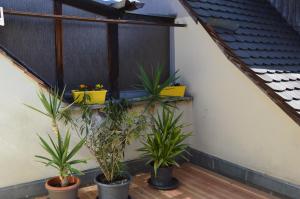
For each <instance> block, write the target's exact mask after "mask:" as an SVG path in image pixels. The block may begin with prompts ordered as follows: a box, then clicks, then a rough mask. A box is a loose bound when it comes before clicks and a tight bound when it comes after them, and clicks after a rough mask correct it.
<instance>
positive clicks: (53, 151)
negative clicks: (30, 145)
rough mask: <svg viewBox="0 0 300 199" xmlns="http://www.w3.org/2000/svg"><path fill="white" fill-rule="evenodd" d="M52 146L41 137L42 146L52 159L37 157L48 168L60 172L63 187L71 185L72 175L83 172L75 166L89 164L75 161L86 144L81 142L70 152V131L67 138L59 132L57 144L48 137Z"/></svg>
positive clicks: (84, 161)
mask: <svg viewBox="0 0 300 199" xmlns="http://www.w3.org/2000/svg"><path fill="white" fill-rule="evenodd" d="M48 137H49V140H50V144H48V143H47V141H46V140H44V139H43V138H42V137H41V136H39V139H40V142H41V146H42V147H43V148H44V149H45V151H46V152H47V153H48V154H49V155H50V157H45V156H40V155H36V156H35V157H36V158H38V159H40V162H41V163H43V164H45V165H46V166H51V167H53V168H55V169H57V170H58V171H59V179H60V181H61V186H62V187H65V186H68V185H69V181H68V176H70V175H72V174H78V175H81V174H82V172H81V171H79V170H77V169H75V168H74V167H73V165H76V164H80V163H87V162H86V160H73V158H74V156H75V155H76V153H77V152H78V151H79V150H80V149H81V148H82V146H83V144H84V143H85V141H84V140H81V141H80V142H79V143H78V144H76V145H75V147H74V148H72V149H71V150H70V140H71V134H70V132H69V131H68V132H67V134H66V137H65V138H62V136H61V134H60V132H59V131H58V132H57V136H56V137H57V141H56V142H55V141H54V140H53V139H52V138H51V136H50V135H48Z"/></svg>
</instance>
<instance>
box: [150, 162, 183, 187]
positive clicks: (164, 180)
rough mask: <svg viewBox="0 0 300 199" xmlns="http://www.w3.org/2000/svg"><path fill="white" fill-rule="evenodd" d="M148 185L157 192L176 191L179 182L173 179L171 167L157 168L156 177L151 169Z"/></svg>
mask: <svg viewBox="0 0 300 199" xmlns="http://www.w3.org/2000/svg"><path fill="white" fill-rule="evenodd" d="M148 183H149V184H150V185H151V186H152V187H154V188H156V189H159V190H172V189H176V188H177V187H178V185H179V182H178V180H177V179H176V178H174V177H173V167H163V168H158V170H157V175H155V172H154V168H153V167H152V169H151V178H150V179H149V180H148Z"/></svg>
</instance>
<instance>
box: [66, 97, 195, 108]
mask: <svg viewBox="0 0 300 199" xmlns="http://www.w3.org/2000/svg"><path fill="white" fill-rule="evenodd" d="M127 101H128V102H130V103H131V104H132V105H133V106H140V105H144V104H145V103H146V102H147V100H145V98H144V97H138V98H131V99H127ZM190 101H193V97H192V96H185V97H174V98H168V99H167V100H166V102H175V103H177V102H190ZM105 106H106V104H101V105H89V107H90V108H91V109H92V110H97V109H102V108H104V107H105ZM72 109H73V110H80V106H78V105H74V106H72Z"/></svg>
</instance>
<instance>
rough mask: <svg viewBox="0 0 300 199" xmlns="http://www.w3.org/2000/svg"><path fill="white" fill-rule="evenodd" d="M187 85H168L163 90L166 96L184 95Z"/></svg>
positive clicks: (162, 94)
mask: <svg viewBox="0 0 300 199" xmlns="http://www.w3.org/2000/svg"><path fill="white" fill-rule="evenodd" d="M185 89H186V86H167V87H166V88H164V89H163V90H162V91H161V92H160V95H161V96H165V97H184V94H185Z"/></svg>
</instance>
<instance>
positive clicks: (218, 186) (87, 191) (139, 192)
mask: <svg viewBox="0 0 300 199" xmlns="http://www.w3.org/2000/svg"><path fill="white" fill-rule="evenodd" d="M174 175H175V176H176V177H177V178H178V179H179V180H180V182H181V184H180V186H179V188H178V189H177V190H173V191H157V190H155V189H153V188H151V187H149V185H148V184H147V179H148V178H149V175H148V174H139V175H137V176H135V178H134V180H133V183H132V185H131V189H130V195H131V197H132V199H248V198H249V199H267V198H270V199H275V198H277V197H274V196H271V195H269V194H266V193H264V192H262V191H259V190H257V189H254V188H251V187H248V186H246V185H244V184H241V183H239V182H236V181H233V180H230V179H227V178H225V177H222V176H219V175H217V174H215V173H212V172H210V171H207V170H205V169H202V168H200V167H197V166H194V165H191V164H185V165H183V166H182V167H181V168H176V169H175V172H174ZM96 196H97V189H96V186H92V187H87V188H83V189H81V190H80V193H79V197H80V199H95V198H96ZM39 199H45V197H44V198H39Z"/></svg>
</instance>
